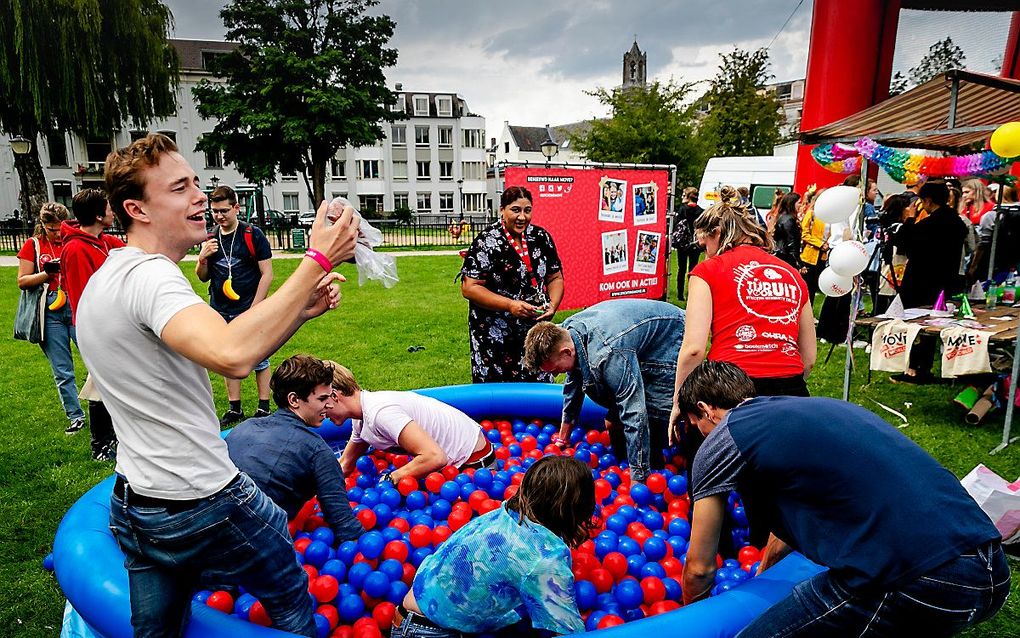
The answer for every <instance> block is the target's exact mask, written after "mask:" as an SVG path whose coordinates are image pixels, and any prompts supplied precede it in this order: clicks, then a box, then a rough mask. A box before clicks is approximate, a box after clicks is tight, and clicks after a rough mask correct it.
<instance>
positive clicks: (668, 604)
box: [648, 600, 680, 616]
mask: <svg viewBox="0 0 1020 638" xmlns="http://www.w3.org/2000/svg"><path fill="white" fill-rule="evenodd" d="M676 609H680V603H678V602H676V601H675V600H660V601H659V602H657V603H652V604H651V605H650V606H649V607H648V615H649V616H658V615H659V614H664V613H666V612H669V611H674V610H676Z"/></svg>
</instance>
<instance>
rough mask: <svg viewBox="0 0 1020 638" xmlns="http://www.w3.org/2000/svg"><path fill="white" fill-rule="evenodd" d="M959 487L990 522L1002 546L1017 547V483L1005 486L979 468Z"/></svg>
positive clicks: (1019, 509)
mask: <svg viewBox="0 0 1020 638" xmlns="http://www.w3.org/2000/svg"><path fill="white" fill-rule="evenodd" d="M960 484H962V485H963V488H964V489H965V490H967V493H968V494H970V495H971V497H973V498H974V500H975V501H977V504H978V505H980V506H981V509H982V510H984V512H985V514H987V515H988V518H990V519H991V520H992V523H993V524H994V525H995V528H996V529H997V530H999V533H1000V534H1002V542H1003V543H1004V544H1009V543H1020V479H1017V480H1016V481H1013V482H1012V483H1007V482H1006V480H1005V479H1004V478H1002V477H1001V476H999V475H998V474H996V473H995V472H993V471H991V470H990V469H988V468H987V467H985V466H984V465H983V464H979V465H978V466H977V467H975V468H974V469H973V470H971V471H970V474H968V475H967V476H965V477H963V479H962V480H961V481H960Z"/></svg>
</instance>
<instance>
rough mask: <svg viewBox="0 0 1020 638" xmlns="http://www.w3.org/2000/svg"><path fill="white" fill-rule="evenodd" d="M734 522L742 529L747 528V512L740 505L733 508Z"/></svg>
mask: <svg viewBox="0 0 1020 638" xmlns="http://www.w3.org/2000/svg"><path fill="white" fill-rule="evenodd" d="M733 522H734V523H735V524H737V525H739V526H740V527H747V512H745V511H744V508H743V507H740V506H739V505H738V506H736V507H734V508H733Z"/></svg>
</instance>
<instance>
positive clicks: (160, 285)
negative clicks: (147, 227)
mask: <svg viewBox="0 0 1020 638" xmlns="http://www.w3.org/2000/svg"><path fill="white" fill-rule="evenodd" d="M200 303H205V302H204V301H203V300H202V298H201V297H199V296H198V295H197V294H195V291H194V290H193V289H192V287H191V284H190V283H188V280H187V279H186V278H185V277H184V275H183V274H182V273H181V270H180V268H178V266H177V264H175V263H173V262H172V261H170V259H169V258H168V257H166V256H164V255H154V254H149V253H145V252H143V251H142V250H140V249H138V248H120V249H116V250H111V251H110V256H109V258H108V259H107V260H106V263H104V264H103V265H102V267H100V268H99V270H97V271H96V273H95V274H94V275H93V276H92V278H91V279H90V280H89V282H88V284H87V285H86V286H85V291H84V292H83V293H82V296H81V301H80V302H79V308H78V323H77V326H76V327H77V332H78V344H79V347H80V349H81V355H82V359H84V360H85V365H86V366H87V367H88V369H89V372H90V373H91V374H92V380H93V381H94V382H95V384H96V387H97V388H98V389H99V393H100V395H102V397H103V402H104V403H105V404H106V408H107V409H108V410H109V412H110V416H111V418H112V419H113V429H114V430H115V431H116V433H117V439H118V441H119V449H118V450H117V472H118V473H120V474H123V475H124V476H125V477H126V478H127V480H128V483H130V484H131V489H132V490H133V491H135V492H137V493H139V494H142V495H144V496H150V497H153V498H164V499H171V500H186V499H193V498H203V497H206V496H209V495H210V494H215V493H216V492H218V491H219V490H221V489H222V488H223V487H224V486H226V485H227V484H228V483H229V482H230V481H231V480H232V479H233V478H234V476H236V475H237V468H236V467H235V466H234V464H233V463H232V462H231V460H230V455H229V454H228V453H227V444H226V443H225V442H224V441H223V439H221V438H220V427H219V422H218V421H217V419H216V409H215V406H214V405H213V396H212V386H211V385H210V383H209V374H208V373H207V372H206V370H205V368H203V367H202V366H200V365H198V364H197V363H195V362H193V361H191V360H189V359H187V358H185V357H184V356H183V355H180V354H178V353H177V352H175V351H174V350H172V349H170V347H169V346H167V345H166V344H165V343H164V342H163V341H162V339H160V334H161V333H162V331H163V328H164V326H166V324H167V322H168V321H170V319H171V318H172V317H173V316H174V315H175V314H177V313H178V312H180V311H181V310H184V309H185V308H188V307H191V306H194V305H195V304H200Z"/></svg>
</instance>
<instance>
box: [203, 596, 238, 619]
mask: <svg viewBox="0 0 1020 638" xmlns="http://www.w3.org/2000/svg"><path fill="white" fill-rule="evenodd" d="M205 604H206V605H208V606H209V607H212V608H213V609H215V610H216V611H222V612H223V613H225V614H229V613H230V612H232V611H234V597H233V596H231V595H230V593H229V592H225V591H222V590H221V591H214V592H213V593H211V594H209V597H208V598H206V599H205Z"/></svg>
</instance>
